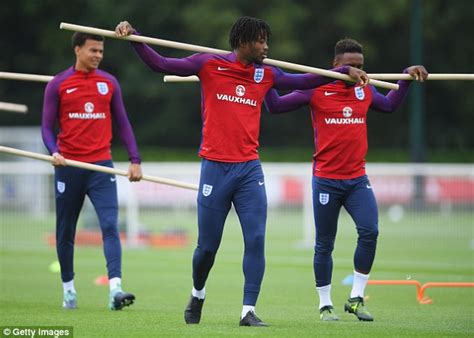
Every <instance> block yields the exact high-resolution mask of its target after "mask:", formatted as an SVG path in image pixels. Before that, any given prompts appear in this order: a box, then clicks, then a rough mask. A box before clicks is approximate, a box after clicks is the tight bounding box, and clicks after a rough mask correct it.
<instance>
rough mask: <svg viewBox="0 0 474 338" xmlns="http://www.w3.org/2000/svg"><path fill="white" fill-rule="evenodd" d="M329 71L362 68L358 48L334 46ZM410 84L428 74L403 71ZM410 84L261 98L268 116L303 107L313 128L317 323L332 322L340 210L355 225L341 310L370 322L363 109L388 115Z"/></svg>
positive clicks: (373, 206)
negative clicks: (366, 294)
mask: <svg viewBox="0 0 474 338" xmlns="http://www.w3.org/2000/svg"><path fill="white" fill-rule="evenodd" d="M334 54H335V55H334V61H333V65H334V67H341V66H347V65H349V66H352V67H356V68H359V69H362V68H363V66H364V55H363V49H362V45H361V44H360V43H358V42H357V41H355V40H353V39H342V40H340V41H338V42H337V43H336V46H335V53H334ZM404 73H408V74H410V75H411V76H413V77H414V78H415V79H416V80H419V81H421V82H422V81H424V80H426V78H427V76H428V72H427V71H426V69H425V68H424V67H423V66H411V67H408V68H407V69H405V70H404ZM410 83H411V81H398V84H399V86H400V89H399V90H398V91H395V90H392V91H390V92H389V93H388V94H387V95H386V96H384V95H382V94H380V93H379V92H377V90H376V89H375V87H374V86H371V85H369V86H367V87H361V86H358V85H355V84H352V83H347V82H344V81H340V80H337V81H334V82H332V83H330V84H327V85H325V86H321V87H319V88H313V89H310V90H304V91H294V92H292V93H290V94H288V95H285V96H281V97H280V96H278V93H277V91H276V90H271V91H270V92H269V93H268V94H267V97H266V98H265V103H266V106H267V109H268V111H269V112H271V113H283V112H288V111H291V110H294V109H297V108H300V107H302V106H305V105H308V104H309V106H310V109H311V118H312V121H313V129H314V145H315V153H314V155H313V211H314V220H315V226H316V244H315V247H314V261H313V267H314V274H315V279H316V289H317V291H318V294H319V301H320V303H319V309H320V317H321V319H322V320H338V319H339V318H338V317H337V315H336V314H335V313H334V308H333V303H332V300H331V293H330V292H331V278H332V269H333V262H332V251H333V249H334V241H335V239H336V232H337V221H338V217H339V211H340V209H341V207H342V206H344V208H345V209H346V210H347V211H348V213H349V214H350V215H351V217H352V219H353V220H354V222H355V225H356V229H357V233H358V235H359V238H358V241H357V248H356V250H355V254H354V270H355V271H354V282H353V286H352V291H351V295H350V297H349V299H348V301H347V303H346V304H345V306H344V309H345V311H348V312H350V313H353V314H355V315H356V316H357V318H359V320H364V321H372V320H373V317H372V315H371V314H370V313H369V312H368V311H367V308H366V307H365V304H364V290H365V286H366V284H367V281H368V279H369V272H370V270H371V268H372V263H373V261H374V257H375V248H376V244H377V237H378V211H377V203H376V200H375V196H374V193H373V191H372V186H371V185H370V182H369V179H368V178H367V175H366V173H365V155H366V153H367V124H366V118H367V111H368V110H369V108H372V109H375V110H378V111H381V112H386V113H391V112H393V111H395V110H396V109H397V108H398V106H399V105H400V104H401V103H402V101H403V99H404V98H405V96H406V94H407V91H408V87H409V85H410Z"/></svg>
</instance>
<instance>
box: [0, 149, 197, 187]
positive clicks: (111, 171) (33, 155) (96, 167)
mask: <svg viewBox="0 0 474 338" xmlns="http://www.w3.org/2000/svg"><path fill="white" fill-rule="evenodd" d="M0 152H2V153H6V154H10V155H15V156H22V157H29V158H33V159H35V160H41V161H46V162H51V163H52V162H54V158H53V156H49V155H44V154H38V153H33V152H30V151H25V150H20V149H16V148H10V147H4V146H0ZM66 164H67V165H68V166H71V167H76V168H81V169H87V170H92V171H98V172H102V173H106V174H112V175H119V176H125V177H127V171H125V170H120V169H115V168H109V167H104V166H100V165H96V164H91V163H85V162H80V161H74V160H66ZM142 180H144V181H149V182H153V183H160V184H166V185H171V186H173V187H178V188H183V189H190V190H198V189H199V188H198V186H197V185H196V184H191V183H184V182H179V181H175V180H171V179H167V178H162V177H155V176H148V175H143V177H142Z"/></svg>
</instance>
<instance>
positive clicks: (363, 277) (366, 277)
mask: <svg viewBox="0 0 474 338" xmlns="http://www.w3.org/2000/svg"><path fill="white" fill-rule="evenodd" d="M354 277H359V278H362V279H366V280H367V279H369V277H370V274H367V275H365V274H363V273H360V272H357V271H354Z"/></svg>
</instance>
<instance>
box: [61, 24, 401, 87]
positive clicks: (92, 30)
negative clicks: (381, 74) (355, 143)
mask: <svg viewBox="0 0 474 338" xmlns="http://www.w3.org/2000/svg"><path fill="white" fill-rule="evenodd" d="M59 28H60V29H65V30H70V31H76V32H82V33H89V34H95V35H102V36H105V37H108V38H113V39H119V40H127V41H134V42H143V43H148V44H151V45H157V46H162V47H169V48H175V49H181V50H187V51H192V52H198V53H214V54H227V53H229V51H226V50H222V49H216V48H209V47H203V46H198V45H192V44H189V43H182V42H176V41H170V40H163V39H156V38H150V37H145V36H141V35H129V36H124V37H118V36H117V35H116V34H115V32H114V31H109V30H105V29H99V28H94V27H88V26H80V25H74V24H70V23H65V22H61V24H60V26H59ZM263 63H265V64H267V65H271V66H276V67H281V68H286V69H291V70H295V71H298V72H304V73H313V74H318V75H322V76H327V77H332V78H335V79H340V80H345V81H352V82H355V81H354V80H353V79H352V78H351V77H350V76H349V75H346V74H341V73H337V72H333V71H330V70H326V69H321V68H315V67H309V66H304V65H300V64H296V63H291V62H285V61H279V60H274V59H268V58H266V59H264V60H263ZM369 82H370V83H371V84H373V85H374V86H377V87H382V88H387V89H395V90H397V89H398V85H397V84H394V83H390V82H384V81H378V80H372V79H371V80H369Z"/></svg>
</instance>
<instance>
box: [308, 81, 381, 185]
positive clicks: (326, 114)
mask: <svg viewBox="0 0 474 338" xmlns="http://www.w3.org/2000/svg"><path fill="white" fill-rule="evenodd" d="M371 103H372V91H371V90H370V88H369V87H368V86H367V87H364V88H361V87H357V86H349V87H347V86H346V84H345V83H344V82H342V81H336V82H334V83H331V84H328V85H325V86H322V87H319V88H316V90H315V91H314V93H313V96H312V97H311V101H310V107H311V118H312V121H313V128H314V145H315V153H314V155H313V160H314V166H313V170H314V175H315V176H318V177H324V178H332V179H351V178H355V177H359V176H362V175H365V155H366V153H367V111H368V109H369V106H370V104H371Z"/></svg>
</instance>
